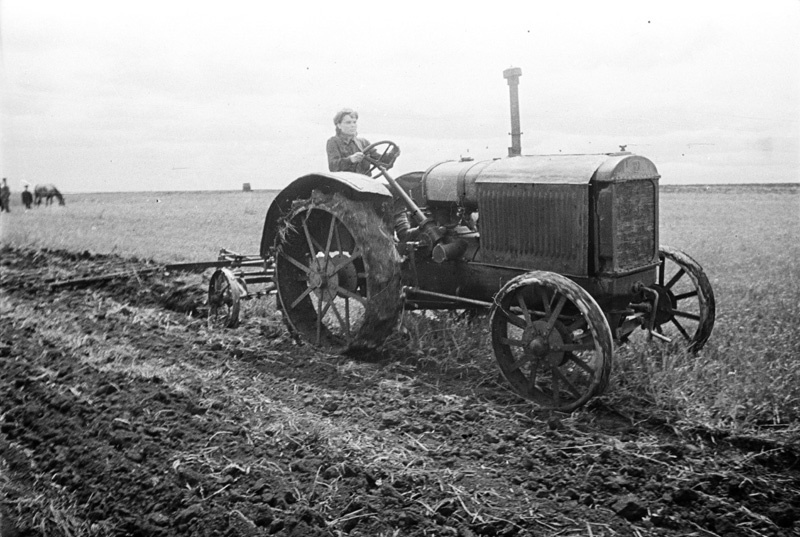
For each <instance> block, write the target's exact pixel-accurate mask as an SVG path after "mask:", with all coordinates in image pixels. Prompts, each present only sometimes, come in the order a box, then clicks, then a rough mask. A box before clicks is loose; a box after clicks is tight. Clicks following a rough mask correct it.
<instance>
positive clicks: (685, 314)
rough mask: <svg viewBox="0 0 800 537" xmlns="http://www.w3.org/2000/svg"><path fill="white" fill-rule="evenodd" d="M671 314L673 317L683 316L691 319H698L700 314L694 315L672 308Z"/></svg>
mask: <svg viewBox="0 0 800 537" xmlns="http://www.w3.org/2000/svg"><path fill="white" fill-rule="evenodd" d="M672 314H673V315H674V316H675V317H683V318H684V319H691V320H692V321H700V316H699V315H696V314H694V313H689V312H687V311H678V310H673V311H672Z"/></svg>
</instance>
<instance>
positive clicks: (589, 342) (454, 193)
mask: <svg viewBox="0 0 800 537" xmlns="http://www.w3.org/2000/svg"><path fill="white" fill-rule="evenodd" d="M512 110H513V108H512ZM512 123H513V119H512ZM393 146H394V144H393V143H392V142H389V141H384V142H379V143H377V144H373V145H372V146H370V148H369V149H370V150H373V149H374V150H376V151H378V153H379V154H381V155H386V154H388V153H389V149H390V148H392V147H393ZM509 152H510V153H512V156H509V157H505V158H500V159H494V160H487V161H472V160H459V161H447V162H442V163H439V164H435V165H433V166H431V167H430V168H428V169H427V170H426V171H424V172H414V173H410V174H405V175H403V176H401V177H398V178H397V179H394V178H392V177H391V176H390V174H389V173H388V172H387V171H386V169H385V166H384V165H383V163H382V162H381V160H379V159H376V158H374V157H373V158H370V159H369V160H370V163H371V165H372V167H373V170H372V173H373V174H374V175H375V177H369V176H364V175H358V174H353V173H346V172H340V173H314V174H310V175H306V176H304V177H301V178H299V179H297V180H296V181H294V182H293V183H291V184H290V185H289V186H288V187H287V188H285V189H284V190H283V191H281V192H280V194H279V195H278V196H277V197H276V198H275V200H274V201H273V203H272V205H271V206H270V208H269V211H268V213H267V217H266V221H265V224H264V233H263V236H262V241H261V257H262V258H264V259H265V260H267V262H268V265H270V269H272V270H274V275H273V278H274V284H275V285H276V287H277V292H278V296H279V304H280V308H281V309H282V312H283V315H284V318H285V320H286V321H287V324H288V325H289V327H290V330H291V331H292V332H293V333H294V334H295V336H296V337H298V338H299V339H301V340H303V341H305V342H307V343H310V344H312V345H315V346H319V347H325V348H329V349H331V350H335V351H347V350H353V349H361V348H365V347H375V346H378V345H380V344H381V343H382V342H383V341H384V339H385V338H386V337H387V336H388V335H389V334H390V332H391V331H392V330H393V329H394V328H395V326H396V324H397V320H398V316H399V314H400V312H401V310H403V309H487V310H489V312H490V315H489V319H490V321H489V322H490V323H491V338H492V345H493V348H494V352H495V355H496V358H497V361H498V363H499V366H500V369H501V370H502V373H503V375H504V376H505V377H506V379H507V380H508V382H509V383H510V384H511V386H512V387H513V389H514V391H515V392H516V393H518V394H519V395H521V396H522V397H524V398H526V399H529V400H532V401H534V402H535V403H537V404H539V405H541V406H543V407H547V408H552V409H558V410H562V411H570V410H573V409H575V408H577V407H579V406H581V405H582V404H584V403H585V402H586V401H588V400H589V399H590V398H591V397H592V396H595V395H599V394H600V393H602V391H603V390H604V389H605V387H606V384H607V382H608V378H609V374H610V371H611V364H612V356H613V353H614V347H615V344H619V343H622V342H625V341H626V340H627V339H628V338H629V337H630V336H631V335H632V333H633V332H634V331H635V330H643V331H644V332H642V333H643V334H645V335H646V337H651V338H653V337H654V338H656V339H659V340H667V341H669V340H676V339H677V340H681V341H684V342H685V344H686V346H687V347H688V349H689V350H691V351H698V350H699V349H700V348H701V347H702V346H703V345H704V344H705V343H706V340H707V339H708V337H709V335H710V334H711V330H712V327H713V324H714V295H713V292H712V289H711V285H710V284H709V281H708V278H707V277H706V275H705V273H704V272H703V270H702V269H701V267H700V266H699V265H698V264H697V263H696V262H695V261H694V260H693V259H692V258H690V257H689V256H688V255H686V254H684V253H682V252H679V251H677V250H674V249H671V248H667V247H660V248H659V241H658V192H659V188H658V180H659V174H658V172H657V171H656V167H655V166H654V165H653V163H652V162H651V161H649V160H648V159H646V158H644V157H641V156H638V155H634V154H631V153H629V152H627V151H624V150H623V151H619V152H615V153H607V154H588V155H587V154H583V155H563V154H558V155H533V156H521V155H516V154H514V152H513V151H512V150H510V151H509ZM373 154H374V153H373ZM381 176H382V177H383V178H385V180H386V181H385V182H384V181H381V180H379V179H380V177H381ZM409 220H410V222H409Z"/></svg>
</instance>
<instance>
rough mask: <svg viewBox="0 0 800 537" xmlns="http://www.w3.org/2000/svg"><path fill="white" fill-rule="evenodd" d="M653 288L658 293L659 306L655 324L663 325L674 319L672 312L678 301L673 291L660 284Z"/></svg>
mask: <svg viewBox="0 0 800 537" xmlns="http://www.w3.org/2000/svg"><path fill="white" fill-rule="evenodd" d="M653 289H654V290H655V291H656V292H657V293H658V307H657V308H656V311H655V315H656V319H655V321H656V322H655V325H656V326H661V325H662V324H664V323H666V322H668V321H669V320H670V319H672V316H673V313H672V312H673V308H674V307H675V302H676V301H675V295H674V294H673V293H672V291H670V290H669V289H667V288H666V287H662V286H660V285H654V286H653Z"/></svg>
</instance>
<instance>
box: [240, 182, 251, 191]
mask: <svg viewBox="0 0 800 537" xmlns="http://www.w3.org/2000/svg"><path fill="white" fill-rule="evenodd" d="M242 192H250V183H244V184H243V185H242Z"/></svg>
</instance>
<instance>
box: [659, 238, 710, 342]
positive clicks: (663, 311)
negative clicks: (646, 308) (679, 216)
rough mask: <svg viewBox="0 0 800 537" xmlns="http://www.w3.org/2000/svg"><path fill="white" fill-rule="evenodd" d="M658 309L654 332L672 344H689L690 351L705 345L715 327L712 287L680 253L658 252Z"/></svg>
mask: <svg viewBox="0 0 800 537" xmlns="http://www.w3.org/2000/svg"><path fill="white" fill-rule="evenodd" d="M653 287H654V288H655V290H656V291H657V292H658V296H659V298H658V309H657V311H656V316H655V319H654V323H653V329H654V330H655V331H656V332H658V333H659V334H662V335H664V336H666V337H668V338H670V339H671V340H673V341H682V342H684V343H688V348H689V350H691V351H698V350H700V349H701V348H702V347H703V345H705V343H706V341H707V340H708V338H709V336H710V335H711V330H712V329H713V326H714V317H715V301H714V294H713V291H712V289H711V283H710V282H709V281H708V277H707V276H706V275H705V273H704V272H703V269H702V268H701V267H700V265H699V264H698V263H697V262H696V261H695V260H694V259H692V258H691V257H689V256H688V255H686V254H684V253H683V252H680V251H677V250H672V249H670V248H665V247H662V248H661V252H660V264H659V269H658V279H657V283H656V285H654V286H653Z"/></svg>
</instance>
